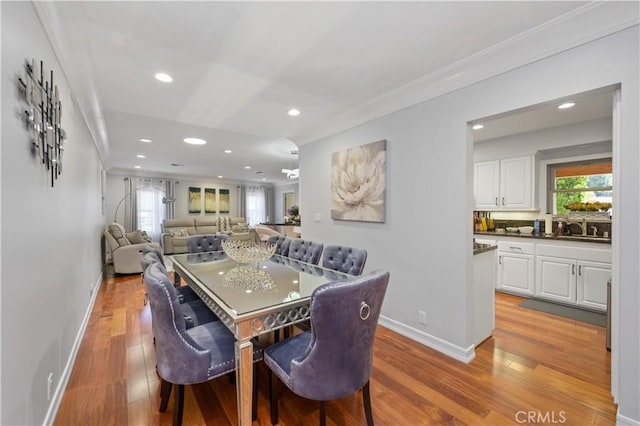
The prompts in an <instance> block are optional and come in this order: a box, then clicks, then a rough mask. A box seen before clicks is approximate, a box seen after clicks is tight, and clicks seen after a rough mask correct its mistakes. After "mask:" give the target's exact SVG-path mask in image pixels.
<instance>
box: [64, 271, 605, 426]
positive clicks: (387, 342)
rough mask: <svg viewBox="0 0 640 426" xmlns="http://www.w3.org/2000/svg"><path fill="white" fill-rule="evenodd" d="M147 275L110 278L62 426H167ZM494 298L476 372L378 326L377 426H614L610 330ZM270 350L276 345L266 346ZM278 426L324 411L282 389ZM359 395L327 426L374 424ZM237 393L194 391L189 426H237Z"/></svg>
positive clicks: (335, 405) (224, 384)
mask: <svg viewBox="0 0 640 426" xmlns="http://www.w3.org/2000/svg"><path fill="white" fill-rule="evenodd" d="M143 295H144V285H143V284H142V282H141V281H140V276H139V275H129V276H118V277H115V278H113V277H112V278H108V279H106V280H105V281H104V283H103V284H102V287H101V289H100V292H99V294H98V296H97V300H96V304H95V306H94V309H93V313H92V315H91V318H90V321H89V324H88V326H87V332H86V334H85V337H84V340H83V342H82V345H81V347H80V350H79V353H78V357H77V359H76V363H75V366H74V369H73V372H72V375H71V377H70V380H69V383H68V386H67V389H66V391H65V394H64V397H63V400H62V403H61V406H60V409H59V411H58V414H57V418H56V422H55V424H56V425H127V424H128V425H168V424H171V420H172V415H173V399H172V400H171V402H170V404H169V409H168V410H167V412H166V413H159V412H158V406H159V402H160V400H159V384H160V381H159V378H158V376H157V375H156V372H155V351H154V345H153V336H152V333H151V315H150V311H149V306H148V305H147V306H144V305H143ZM521 300H522V299H521V298H519V297H516V296H510V295H505V294H497V297H496V330H495V332H494V336H493V337H492V338H490V339H489V340H487V341H485V342H484V343H483V344H482V345H480V346H479V347H478V348H477V351H476V354H477V355H476V358H475V359H474V360H473V361H472V362H471V363H469V364H463V363H461V362H457V361H455V360H453V359H451V358H449V357H447V356H444V355H442V354H440V353H438V352H436V351H434V350H432V349H429V348H427V347H424V346H422V345H420V344H418V343H415V342H413V341H412V340H410V339H407V338H405V337H403V336H401V335H398V334H396V333H394V332H392V331H390V330H388V329H386V328H384V327H378V331H377V335H376V342H375V355H374V370H373V375H372V380H371V400H372V405H373V415H374V420H375V423H376V424H377V425H441V424H448V425H463V424H468V425H507V424H559V423H561V424H565V425H587V424H594V425H613V424H615V414H616V406H615V405H614V404H613V401H612V397H611V395H610V392H609V381H610V354H609V353H608V352H607V351H606V350H605V330H604V329H603V328H601V327H597V326H594V325H590V324H586V323H581V322H578V321H574V320H569V319H565V318H560V317H555V316H552V315H549V314H545V313H541V312H536V311H532V310H528V309H525V308H521V307H519V306H518V303H520V301H521ZM264 343H265V344H268V342H264ZM259 387H260V396H259V401H258V420H257V421H254V424H255V425H269V424H270V417H269V401H268V391H267V368H266V367H265V366H264V365H260V385H259ZM280 394H281V397H280V424H281V425H312V424H318V406H317V403H315V402H313V401H307V400H304V399H302V398H299V397H297V396H295V395H293V394H292V393H291V392H289V391H288V390H287V389H286V388H285V387H284V386H281V387H280ZM361 398H362V397H361V395H360V394H359V393H357V394H354V395H353V396H350V397H347V398H344V399H341V400H338V401H331V402H329V403H328V404H327V424H328V425H341V426H342V425H363V424H365V418H364V410H363V408H362V399H361ZM236 423H237V414H236V397H235V385H234V384H233V383H232V382H231V381H230V380H228V379H227V378H225V377H221V378H219V379H217V380H214V381H213V382H209V383H205V384H201V385H196V386H188V387H187V388H186V392H185V412H184V422H183V424H184V425H186V426H189V425H204V424H206V425H235V424H236Z"/></svg>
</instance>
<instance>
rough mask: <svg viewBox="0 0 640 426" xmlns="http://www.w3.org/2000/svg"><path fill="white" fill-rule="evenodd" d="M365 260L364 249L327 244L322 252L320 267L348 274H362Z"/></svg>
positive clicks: (365, 253) (365, 252)
mask: <svg viewBox="0 0 640 426" xmlns="http://www.w3.org/2000/svg"><path fill="white" fill-rule="evenodd" d="M366 262H367V251H366V250H365V249H359V248H353V247H347V246H336V245H328V246H325V248H324V251H323V252H322V267H323V268H326V269H332V270H334V271H338V272H344V273H345V274H349V275H362V271H363V270H364V264H365V263H366Z"/></svg>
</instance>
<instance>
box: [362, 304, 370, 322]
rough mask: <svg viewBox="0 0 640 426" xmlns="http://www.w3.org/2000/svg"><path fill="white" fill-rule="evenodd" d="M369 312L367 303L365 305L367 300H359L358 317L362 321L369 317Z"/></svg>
mask: <svg viewBox="0 0 640 426" xmlns="http://www.w3.org/2000/svg"><path fill="white" fill-rule="evenodd" d="M370 314H371V308H370V307H369V305H367V302H365V301H362V302H360V319H361V320H362V321H365V320H366V319H367V318H369V315H370Z"/></svg>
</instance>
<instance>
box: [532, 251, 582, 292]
mask: <svg viewBox="0 0 640 426" xmlns="http://www.w3.org/2000/svg"><path fill="white" fill-rule="evenodd" d="M536 277H537V278H536V292H535V295H536V296H538V297H542V298H545V299H551V300H557V301H559V302H564V303H575V302H576V261H575V259H564V258H562V257H548V256H537V257H536Z"/></svg>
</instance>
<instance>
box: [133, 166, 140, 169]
mask: <svg viewBox="0 0 640 426" xmlns="http://www.w3.org/2000/svg"><path fill="white" fill-rule="evenodd" d="M133 168H134V169H141V168H142V166H133Z"/></svg>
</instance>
